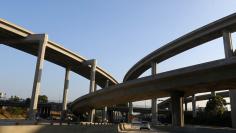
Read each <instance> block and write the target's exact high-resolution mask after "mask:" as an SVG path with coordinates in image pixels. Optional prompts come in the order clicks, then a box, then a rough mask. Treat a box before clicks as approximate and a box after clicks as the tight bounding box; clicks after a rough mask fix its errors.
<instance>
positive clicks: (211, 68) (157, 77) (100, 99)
mask: <svg viewBox="0 0 236 133" xmlns="http://www.w3.org/2000/svg"><path fill="white" fill-rule="evenodd" d="M235 31H236V13H234V14H232V15H229V16H227V17H224V18H222V19H219V20H217V21H215V22H212V23H210V24H208V25H205V26H203V27H201V28H199V29H197V30H194V31H192V32H190V33H188V34H186V35H184V36H182V37H180V38H178V39H176V40H174V41H172V42H170V43H168V44H166V45H164V46H162V47H161V48H159V49H157V50H155V51H154V52H152V53H151V54H149V55H147V56H145V57H144V58H143V59H141V60H140V61H138V62H137V63H136V64H135V65H134V66H133V67H132V68H131V69H130V70H129V71H128V72H127V74H126V75H125V77H124V80H123V81H124V82H123V83H121V84H117V85H113V86H110V87H108V88H107V89H103V90H99V91H96V92H94V93H91V94H87V95H84V96H82V97H80V98H78V99H76V100H75V101H74V102H73V103H72V106H71V107H72V110H73V111H74V112H75V113H78V112H85V111H88V110H91V109H92V108H101V107H104V106H111V105H114V104H120V103H125V102H133V101H139V100H145V99H152V106H153V107H152V109H153V110H152V112H153V118H154V119H153V120H156V118H155V117H156V98H161V97H167V96H170V97H171V99H172V100H171V105H172V116H173V117H172V124H173V126H184V119H183V106H182V105H183V97H186V96H191V95H193V94H196V93H202V92H209V91H217V90H226V89H230V98H231V110H232V111H231V112H232V121H233V122H232V125H233V127H236V92H235V91H233V89H235V88H236V86H235V81H236V76H235V74H236V70H235V65H236V57H235V54H234V51H233V46H232V39H231V33H233V32H235ZM220 37H223V42H222V45H224V51H225V57H226V58H225V59H220V60H215V61H210V62H206V63H202V64H198V65H194V66H189V67H184V68H180V69H176V70H172V71H168V72H163V73H157V71H156V65H157V64H158V63H160V62H162V61H164V60H166V59H168V58H170V57H173V56H175V55H177V54H179V53H181V52H184V51H186V50H189V49H191V48H194V47H197V46H199V45H202V44H204V43H206V42H209V41H212V40H214V39H217V38H220ZM150 68H151V70H152V74H151V76H146V77H143V78H139V77H140V75H142V74H143V73H144V72H145V71H146V70H148V69H150Z"/></svg>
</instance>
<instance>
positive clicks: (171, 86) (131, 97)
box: [72, 57, 236, 112]
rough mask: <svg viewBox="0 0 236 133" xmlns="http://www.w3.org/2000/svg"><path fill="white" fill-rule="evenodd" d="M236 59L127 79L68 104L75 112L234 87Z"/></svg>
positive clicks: (235, 83) (235, 86) (235, 85)
mask: <svg viewBox="0 0 236 133" xmlns="http://www.w3.org/2000/svg"><path fill="white" fill-rule="evenodd" d="M235 66H236V58H235V57H233V58H231V59H227V60H226V59H221V60H217V61H211V62H208V63H203V64H199V65H194V66H190V67H186V68H181V69H177V70H172V71H169V72H164V73H160V74H157V75H156V76H148V77H144V78H140V79H137V80H132V81H128V82H125V83H121V84H118V85H114V86H111V87H109V88H107V89H102V90H99V91H97V92H94V93H92V94H87V95H85V96H82V97H80V98H78V99H77V100H75V101H74V102H73V103H72V109H73V111H75V112H77V111H78V112H83V111H86V110H89V109H90V108H101V107H103V106H107V105H115V104H121V103H125V102H127V101H139V100H145V99H150V98H160V97H167V96H170V93H171V92H175V91H181V92H184V94H185V96H190V95H192V94H195V93H200V92H209V91H216V90H225V89H228V88H231V89H235V88H236V82H235V81H236V69H235Z"/></svg>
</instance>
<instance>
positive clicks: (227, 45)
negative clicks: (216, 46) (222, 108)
mask: <svg viewBox="0 0 236 133" xmlns="http://www.w3.org/2000/svg"><path fill="white" fill-rule="evenodd" d="M223 41H224V50H225V58H226V59H228V58H231V57H232V56H233V55H234V53H233V45H232V38H231V33H230V32H229V31H226V30H225V31H223ZM229 95H230V106H231V119H232V127H233V128H236V90H229Z"/></svg>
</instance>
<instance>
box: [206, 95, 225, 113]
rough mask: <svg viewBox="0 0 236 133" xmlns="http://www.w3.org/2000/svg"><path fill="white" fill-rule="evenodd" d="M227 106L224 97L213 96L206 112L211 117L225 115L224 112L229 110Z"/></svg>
mask: <svg viewBox="0 0 236 133" xmlns="http://www.w3.org/2000/svg"><path fill="white" fill-rule="evenodd" d="M225 105H226V101H225V99H224V98H223V97H221V96H218V95H216V96H213V97H211V98H210V99H209V101H208V102H207V105H206V108H205V112H206V113H207V114H208V115H211V116H216V115H223V113H224V111H226V110H227V108H226V107H225Z"/></svg>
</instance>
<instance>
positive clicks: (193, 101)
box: [192, 94, 197, 118]
mask: <svg viewBox="0 0 236 133" xmlns="http://www.w3.org/2000/svg"><path fill="white" fill-rule="evenodd" d="M192 111H193V118H196V117H197V112H196V96H195V95H194V94H193V95H192Z"/></svg>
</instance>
